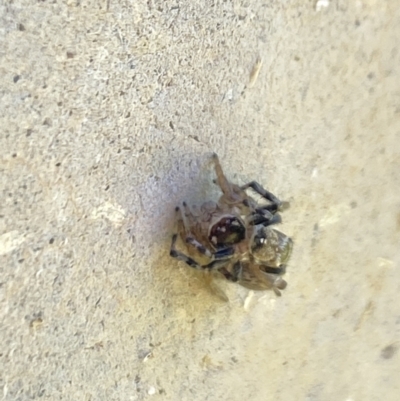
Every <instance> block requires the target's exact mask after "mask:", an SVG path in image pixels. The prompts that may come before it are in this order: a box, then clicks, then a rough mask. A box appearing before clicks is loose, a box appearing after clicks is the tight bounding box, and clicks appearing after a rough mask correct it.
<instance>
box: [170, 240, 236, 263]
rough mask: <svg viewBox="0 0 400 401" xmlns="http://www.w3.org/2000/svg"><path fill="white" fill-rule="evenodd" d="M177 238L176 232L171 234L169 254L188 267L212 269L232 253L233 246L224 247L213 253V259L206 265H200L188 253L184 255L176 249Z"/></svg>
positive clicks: (224, 261)
mask: <svg viewBox="0 0 400 401" xmlns="http://www.w3.org/2000/svg"><path fill="white" fill-rule="evenodd" d="M177 239H178V234H174V235H173V236H172V241H171V248H170V252H169V254H170V256H172V257H173V258H176V259H178V260H181V261H182V262H185V263H186V264H187V265H189V266H190V267H193V268H195V269H198V270H213V269H217V270H218V268H219V267H220V266H221V267H222V266H224V265H226V262H227V259H229V258H230V257H231V256H232V255H233V253H234V249H233V248H224V249H220V250H219V251H217V252H216V253H215V254H214V255H213V259H214V260H212V261H211V262H210V263H208V264H206V265H201V264H200V263H198V262H196V261H195V260H194V259H193V258H191V257H190V256H188V255H185V254H184V253H182V252H180V251H178V250H177V249H176V241H177Z"/></svg>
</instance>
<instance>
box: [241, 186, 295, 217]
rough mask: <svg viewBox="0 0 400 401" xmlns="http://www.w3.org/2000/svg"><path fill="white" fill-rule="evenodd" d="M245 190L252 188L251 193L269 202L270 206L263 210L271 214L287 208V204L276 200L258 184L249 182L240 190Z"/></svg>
mask: <svg viewBox="0 0 400 401" xmlns="http://www.w3.org/2000/svg"><path fill="white" fill-rule="evenodd" d="M247 188H252V189H253V191H255V192H257V193H258V194H259V195H261V196H262V197H263V198H265V199H267V200H269V201H270V202H271V203H272V205H267V206H265V207H264V209H266V210H268V211H270V212H271V213H276V212H277V211H278V210H285V209H288V208H289V202H284V201H281V200H280V199H278V198H277V197H276V196H275V195H274V194H273V193H271V192H269V191H267V190H266V189H265V188H263V187H262V186H261V185H260V184H259V183H258V182H256V181H251V182H249V183H248V184H245V185H242V186H241V187H240V189H242V190H246V189H247Z"/></svg>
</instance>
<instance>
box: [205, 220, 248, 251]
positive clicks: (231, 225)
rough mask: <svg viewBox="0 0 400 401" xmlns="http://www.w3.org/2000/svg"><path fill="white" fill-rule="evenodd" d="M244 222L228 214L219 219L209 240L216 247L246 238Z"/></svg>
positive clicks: (211, 231)
mask: <svg viewBox="0 0 400 401" xmlns="http://www.w3.org/2000/svg"><path fill="white" fill-rule="evenodd" d="M245 231H246V230H245V228H244V225H243V223H242V222H241V221H240V220H239V219H238V218H237V217H233V216H226V217H223V218H221V219H220V220H218V222H217V223H215V224H214V225H213V226H212V227H211V230H210V233H209V236H208V238H209V240H210V241H211V243H212V244H213V245H214V246H215V247H216V248H219V247H223V246H229V245H234V244H237V243H238V242H240V241H242V240H243V239H244V238H245Z"/></svg>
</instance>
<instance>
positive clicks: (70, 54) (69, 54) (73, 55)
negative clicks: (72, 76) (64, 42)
mask: <svg viewBox="0 0 400 401" xmlns="http://www.w3.org/2000/svg"><path fill="white" fill-rule="evenodd" d="M74 57H75V53H73V52H67V58H74Z"/></svg>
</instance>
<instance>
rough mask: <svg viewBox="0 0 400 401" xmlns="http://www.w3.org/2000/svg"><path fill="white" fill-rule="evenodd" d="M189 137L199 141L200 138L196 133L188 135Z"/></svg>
mask: <svg viewBox="0 0 400 401" xmlns="http://www.w3.org/2000/svg"><path fill="white" fill-rule="evenodd" d="M189 138H192V139H194V140H195V141H196V142H200V139H199V137H198V136H197V135H189Z"/></svg>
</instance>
